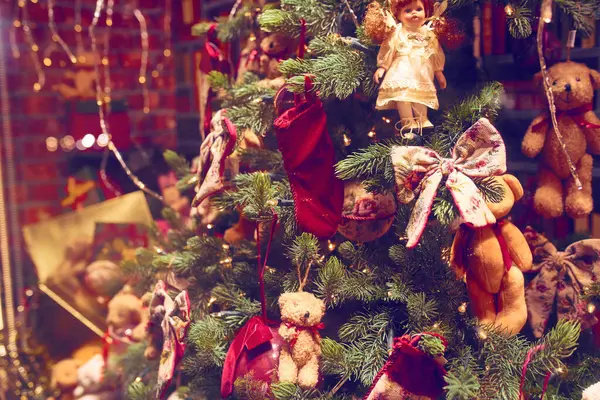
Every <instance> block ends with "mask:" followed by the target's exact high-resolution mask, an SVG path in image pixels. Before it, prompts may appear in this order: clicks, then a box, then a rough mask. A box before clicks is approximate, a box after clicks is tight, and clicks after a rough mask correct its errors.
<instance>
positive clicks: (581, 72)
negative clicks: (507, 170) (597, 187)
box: [521, 62, 600, 218]
mask: <svg viewBox="0 0 600 400" xmlns="http://www.w3.org/2000/svg"><path fill="white" fill-rule="evenodd" d="M548 75H549V79H550V84H551V87H552V93H553V94H554V99H555V104H556V117H557V121H558V127H559V130H560V133H561V134H562V136H563V141H564V144H565V148H564V149H563V148H562V146H561V144H560V142H559V140H558V138H557V136H556V134H555V132H554V128H553V126H552V122H551V120H550V116H549V115H548V114H547V113H544V114H542V115H540V116H538V117H537V118H535V119H534V120H533V122H532V123H531V125H530V126H529V129H528V130H527V133H525V137H524V138H523V142H522V144H521V149H522V151H523V154H525V155H526V156H527V157H531V158H533V157H537V156H538V155H541V157H540V167H539V173H538V187H537V190H536V192H535V195H534V199H533V203H534V208H535V210H536V211H537V212H538V213H539V214H540V215H542V216H543V217H545V218H556V217H559V216H561V215H562V214H563V213H564V212H566V213H567V215H569V216H570V217H572V218H580V217H583V216H586V215H588V214H589V213H590V212H591V211H592V209H593V207H594V202H593V199H592V168H593V163H594V160H593V158H592V156H591V154H600V119H598V117H597V116H596V114H594V111H592V110H593V105H592V103H593V101H594V90H596V89H600V73H599V72H597V71H594V70H591V69H589V68H588V67H587V66H586V65H584V64H578V63H574V62H563V63H559V64H556V65H554V66H553V67H552V68H549V69H548ZM542 79H543V77H542V74H541V73H538V74H536V76H535V78H534V80H535V82H536V83H538V85H540V86H541V85H542ZM566 154H568V155H569V156H570V158H571V160H572V162H573V164H574V165H575V167H576V168H577V175H578V176H579V179H580V181H581V185H582V189H581V190H579V188H578V187H577V186H576V184H575V181H574V179H573V177H572V176H571V173H570V168H569V163H568V161H567V157H566Z"/></svg>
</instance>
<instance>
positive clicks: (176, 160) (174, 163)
mask: <svg viewBox="0 0 600 400" xmlns="http://www.w3.org/2000/svg"><path fill="white" fill-rule="evenodd" d="M163 157H164V158H165V161H166V162H167V164H169V167H171V169H172V170H173V171H175V174H176V175H177V177H178V178H182V177H184V176H186V175H188V174H190V166H189V164H188V162H187V160H186V159H185V158H184V157H182V156H180V155H179V154H177V153H176V152H174V151H173V150H165V152H164V153H163Z"/></svg>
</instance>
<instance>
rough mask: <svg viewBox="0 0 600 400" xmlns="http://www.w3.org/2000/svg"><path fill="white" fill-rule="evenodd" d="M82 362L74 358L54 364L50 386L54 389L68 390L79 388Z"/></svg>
mask: <svg viewBox="0 0 600 400" xmlns="http://www.w3.org/2000/svg"><path fill="white" fill-rule="evenodd" d="M80 366H81V362H80V361H79V360H76V359H74V358H67V359H64V360H61V361H59V362H57V363H56V364H54V366H53V367H52V376H51V379H50V386H51V387H52V388H56V389H61V390H67V389H74V388H75V386H77V369H78V368H79V367H80Z"/></svg>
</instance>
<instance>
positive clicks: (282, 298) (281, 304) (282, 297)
mask: <svg viewBox="0 0 600 400" xmlns="http://www.w3.org/2000/svg"><path fill="white" fill-rule="evenodd" d="M288 300H289V296H288V294H287V293H282V294H281V295H280V296H279V300H278V303H279V308H282V309H283V308H284V307H285V305H286V304H287V302H288Z"/></svg>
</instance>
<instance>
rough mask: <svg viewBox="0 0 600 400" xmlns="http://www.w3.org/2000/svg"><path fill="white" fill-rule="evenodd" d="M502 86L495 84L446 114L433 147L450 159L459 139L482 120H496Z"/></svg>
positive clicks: (432, 143) (436, 131)
mask: <svg viewBox="0 0 600 400" xmlns="http://www.w3.org/2000/svg"><path fill="white" fill-rule="evenodd" d="M503 91H504V88H503V87H502V85H501V84H500V83H498V82H493V83H490V84H488V85H486V86H485V87H484V88H483V89H481V90H480V91H479V92H478V93H477V94H475V95H472V96H470V97H468V98H466V99H464V100H462V101H461V102H459V103H458V104H457V105H455V106H454V107H452V108H451V109H449V110H448V111H446V112H444V119H443V121H442V123H441V124H440V125H438V126H437V127H436V129H435V132H434V135H433V138H432V141H431V143H430V144H431V147H432V148H433V149H435V150H437V151H438V152H440V153H441V155H442V156H444V157H448V156H449V155H450V154H451V152H452V149H453V148H454V146H455V144H456V142H457V140H458V138H459V137H460V136H462V134H463V133H464V132H465V131H466V130H467V129H468V128H469V127H471V126H472V125H473V124H474V123H475V122H477V121H478V120H479V119H480V118H488V119H494V117H495V116H496V115H497V113H498V111H499V110H500V108H501V107H502V103H501V97H502V96H501V95H502V93H503Z"/></svg>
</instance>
